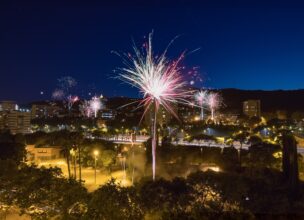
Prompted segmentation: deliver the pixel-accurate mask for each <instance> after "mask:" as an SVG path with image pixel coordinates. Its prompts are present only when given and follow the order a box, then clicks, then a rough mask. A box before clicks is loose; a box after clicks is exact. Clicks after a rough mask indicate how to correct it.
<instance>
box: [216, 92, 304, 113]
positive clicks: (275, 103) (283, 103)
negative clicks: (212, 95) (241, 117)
mask: <svg viewBox="0 0 304 220" xmlns="http://www.w3.org/2000/svg"><path fill="white" fill-rule="evenodd" d="M217 91H218V92H220V94H221V95H222V97H223V100H224V103H225V105H226V107H225V108H226V109H227V110H235V111H241V110H242V106H243V104H242V103H243V102H244V101H246V100H248V99H259V100H261V110H262V112H270V111H276V110H285V111H288V112H294V111H304V89H299V90H273V91H265V90H240V89H220V90H217Z"/></svg>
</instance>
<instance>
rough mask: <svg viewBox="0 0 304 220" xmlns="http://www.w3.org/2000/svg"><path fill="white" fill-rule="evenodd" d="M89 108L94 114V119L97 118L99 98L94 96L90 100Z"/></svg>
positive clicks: (99, 107)
mask: <svg viewBox="0 0 304 220" xmlns="http://www.w3.org/2000/svg"><path fill="white" fill-rule="evenodd" d="M90 108H91V109H92V111H93V112H94V117H95V118H96V117H97V112H98V111H99V110H100V109H101V108H102V103H101V101H100V98H98V97H96V96H94V97H93V98H92V99H91V100H90Z"/></svg>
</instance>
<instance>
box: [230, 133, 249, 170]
mask: <svg viewBox="0 0 304 220" xmlns="http://www.w3.org/2000/svg"><path fill="white" fill-rule="evenodd" d="M248 136H249V133H248V132H246V131H240V132H238V133H236V134H234V135H233V136H232V139H233V140H234V141H239V142H240V149H239V154H238V156H239V164H240V167H242V148H243V144H244V142H245V141H246V140H247V138H248Z"/></svg>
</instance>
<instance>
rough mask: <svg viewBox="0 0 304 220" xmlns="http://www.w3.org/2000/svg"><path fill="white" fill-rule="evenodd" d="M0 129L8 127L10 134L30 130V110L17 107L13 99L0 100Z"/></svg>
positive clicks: (24, 132) (23, 132)
mask: <svg viewBox="0 0 304 220" xmlns="http://www.w3.org/2000/svg"><path fill="white" fill-rule="evenodd" d="M0 129H8V130H10V132H11V133H12V134H17V133H22V134H26V133H29V132H30V131H31V112H30V111H29V110H27V109H19V107H18V105H17V104H16V103H15V102H13V101H2V102H0Z"/></svg>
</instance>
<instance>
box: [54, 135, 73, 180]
mask: <svg viewBox="0 0 304 220" xmlns="http://www.w3.org/2000/svg"><path fill="white" fill-rule="evenodd" d="M69 134H70V132H69V131H67V130H62V131H58V132H55V133H54V142H55V143H56V144H58V145H60V146H61V147H62V153H63V156H64V157H65V159H66V163H67V167H68V177H69V179H70V178H71V165H70V150H71V149H72V144H71V139H70V138H69Z"/></svg>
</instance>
